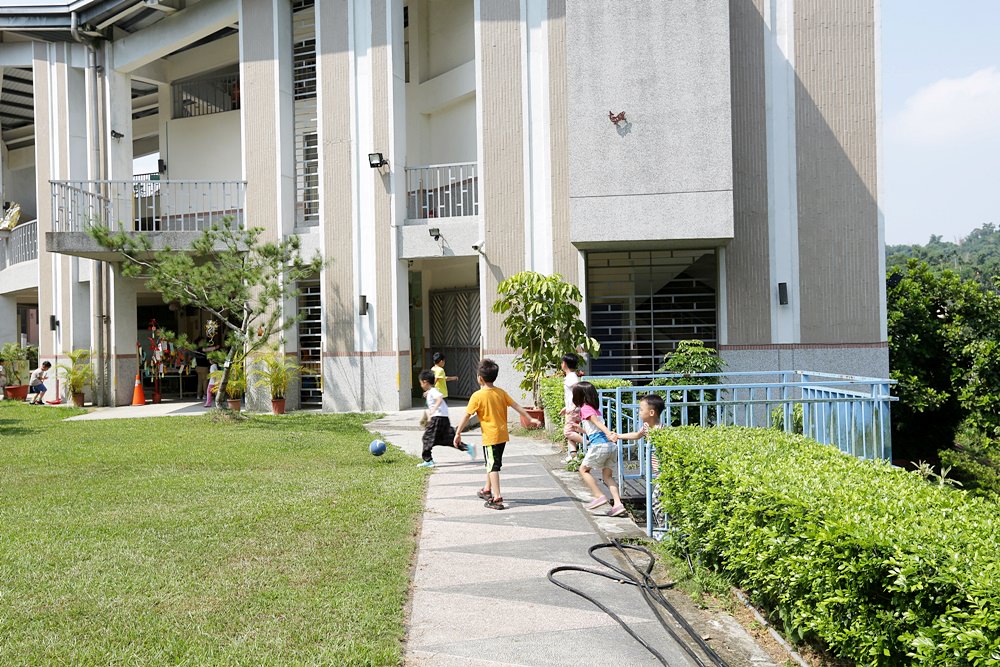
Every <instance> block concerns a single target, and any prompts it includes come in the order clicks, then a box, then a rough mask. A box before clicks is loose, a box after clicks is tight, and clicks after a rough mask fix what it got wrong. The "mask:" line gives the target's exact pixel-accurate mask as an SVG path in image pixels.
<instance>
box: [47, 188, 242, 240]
mask: <svg viewBox="0 0 1000 667" xmlns="http://www.w3.org/2000/svg"><path fill="white" fill-rule="evenodd" d="M156 176H158V175H153V177H151V178H148V179H136V180H130V181H52V228H53V231H52V232H49V233H48V234H47V235H46V246H47V247H48V249H49V250H51V251H52V252H59V253H63V254H67V255H75V256H77V257H89V258H91V259H114V256H113V255H112V254H109V253H108V252H107V251H106V250H104V249H103V248H101V247H100V246H98V245H97V243H96V242H95V241H94V240H93V239H92V238H91V236H90V234H89V233H88V230H89V229H90V227H91V226H93V225H98V224H99V225H106V226H108V227H110V228H111V229H112V230H121V231H125V232H132V233H139V234H143V235H144V236H146V237H147V238H148V239H149V241H150V244H151V246H152V248H153V249H154V250H156V249H160V248H165V247H170V248H178V249H181V248H185V247H187V246H188V245H190V243H191V242H192V241H193V240H194V239H195V238H197V236H198V235H199V234H200V233H201V232H202V231H204V230H205V229H208V228H209V227H211V226H212V225H217V224H220V223H222V222H223V221H226V220H229V221H231V222H232V223H233V224H236V225H239V226H242V225H243V224H244V200H245V198H246V183H245V182H243V181H161V180H157V179H156V178H155V177H156Z"/></svg>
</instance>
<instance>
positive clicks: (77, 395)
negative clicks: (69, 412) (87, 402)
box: [73, 391, 83, 408]
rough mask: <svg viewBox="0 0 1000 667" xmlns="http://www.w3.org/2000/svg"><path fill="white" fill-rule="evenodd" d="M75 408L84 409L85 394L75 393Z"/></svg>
mask: <svg viewBox="0 0 1000 667" xmlns="http://www.w3.org/2000/svg"><path fill="white" fill-rule="evenodd" d="M73 407H74V408H82V407H83V392H82V391H80V392H73Z"/></svg>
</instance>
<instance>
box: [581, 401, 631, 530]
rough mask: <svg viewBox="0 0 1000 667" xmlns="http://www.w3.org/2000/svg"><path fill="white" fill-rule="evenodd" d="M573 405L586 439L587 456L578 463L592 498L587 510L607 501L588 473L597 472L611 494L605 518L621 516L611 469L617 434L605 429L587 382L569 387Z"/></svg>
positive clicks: (615, 455)
mask: <svg viewBox="0 0 1000 667" xmlns="http://www.w3.org/2000/svg"><path fill="white" fill-rule="evenodd" d="M573 404H574V405H575V406H576V407H578V408H580V430H581V431H583V433H584V435H586V436H587V444H588V446H587V453H586V455H584V457H583V461H582V462H581V463H580V477H582V478H583V481H584V483H585V484H586V485H587V488H589V489H590V492H591V493H592V494H593V495H594V499H593V500H591V501H590V502H589V503H587V509H588V510H594V509H597V508H598V507H600V506H601V505H604V504H605V503H607V502H608V497H607V496H606V495H604V494H603V493H601V490H600V488H599V487H598V486H597V480H596V479H594V476H593V475H592V474H591V472H590V471H591V470H594V469H597V470H600V471H601V477H602V478H603V480H604V485H605V486H607V487H608V491H610V492H611V508H610V509H608V511H607V515H608V516H621V515H622V514H625V505H623V504H622V497H621V494H620V493H619V491H618V485H617V484H616V483H615V473H614V468H613V466H614V465H615V462H616V461H617V460H618V446H617V445H616V444H615V443H616V442H617V441H618V435H617V434H616V433H612V432H611V431H609V430H608V427H607V426H605V425H604V419H602V418H601V402H600V399H599V398H598V397H597V390H596V389H595V388H594V385H592V384H590V383H589V382H578V383H577V384H576V385H574V386H573Z"/></svg>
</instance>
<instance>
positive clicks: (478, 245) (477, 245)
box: [472, 240, 486, 254]
mask: <svg viewBox="0 0 1000 667" xmlns="http://www.w3.org/2000/svg"><path fill="white" fill-rule="evenodd" d="M485 247H486V241H482V240H480V241H476V242H475V243H473V244H472V249H473V250H475V251H476V252H478V253H479V254H482V253H483V248H485Z"/></svg>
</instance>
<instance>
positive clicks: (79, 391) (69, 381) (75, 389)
mask: <svg viewBox="0 0 1000 667" xmlns="http://www.w3.org/2000/svg"><path fill="white" fill-rule="evenodd" d="M66 356H67V357H69V361H70V363H68V364H59V370H61V371H62V372H63V373H64V377H65V381H66V391H67V393H69V395H70V396H71V397H72V400H73V405H74V406H76V407H78V408H82V407H83V395H84V391H85V390H86V388H87V387H88V386H90V385H91V384H92V383H93V381H94V367H93V366H91V365H90V350H73V351H72V352H68V353H67V354H66Z"/></svg>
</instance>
